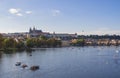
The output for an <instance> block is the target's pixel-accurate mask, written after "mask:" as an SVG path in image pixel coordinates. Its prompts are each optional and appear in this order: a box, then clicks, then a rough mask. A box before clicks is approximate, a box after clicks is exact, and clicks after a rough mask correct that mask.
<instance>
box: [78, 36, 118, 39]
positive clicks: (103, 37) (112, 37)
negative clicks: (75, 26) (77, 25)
mask: <svg viewBox="0 0 120 78" xmlns="http://www.w3.org/2000/svg"><path fill="white" fill-rule="evenodd" d="M78 38H84V39H88V38H92V39H120V35H79V36H78Z"/></svg>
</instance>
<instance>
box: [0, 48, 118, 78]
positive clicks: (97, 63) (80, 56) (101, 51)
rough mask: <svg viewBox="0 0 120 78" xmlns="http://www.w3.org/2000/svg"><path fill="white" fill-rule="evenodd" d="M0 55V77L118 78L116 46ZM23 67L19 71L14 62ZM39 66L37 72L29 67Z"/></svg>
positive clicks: (52, 49)
mask: <svg viewBox="0 0 120 78" xmlns="http://www.w3.org/2000/svg"><path fill="white" fill-rule="evenodd" d="M31 54H32V56H30V53H28V52H20V53H13V54H1V55H0V78H120V47H69V48H46V49H44V48H43V49H39V50H36V51H34V52H32V53H31ZM18 61H20V62H22V64H27V65H28V68H26V69H22V68H21V67H20V66H15V63H16V62H18ZM33 65H39V66H40V69H39V70H37V71H31V70H29V68H30V66H33Z"/></svg>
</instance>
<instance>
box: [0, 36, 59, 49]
mask: <svg viewBox="0 0 120 78" xmlns="http://www.w3.org/2000/svg"><path fill="white" fill-rule="evenodd" d="M60 46H61V40H58V39H55V38H46V37H38V38H27V39H24V40H23V39H16V38H3V37H2V35H0V50H1V51H5V50H25V49H29V48H44V47H45V48H46V47H60Z"/></svg>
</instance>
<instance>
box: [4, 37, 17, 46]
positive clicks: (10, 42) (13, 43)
mask: <svg viewBox="0 0 120 78" xmlns="http://www.w3.org/2000/svg"><path fill="white" fill-rule="evenodd" d="M3 44H4V48H16V44H17V42H16V41H15V40H14V39H13V38H6V39H4V41H3Z"/></svg>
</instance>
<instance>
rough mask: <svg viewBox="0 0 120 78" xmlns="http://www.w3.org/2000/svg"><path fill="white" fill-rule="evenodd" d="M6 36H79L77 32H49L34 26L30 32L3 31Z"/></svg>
mask: <svg viewBox="0 0 120 78" xmlns="http://www.w3.org/2000/svg"><path fill="white" fill-rule="evenodd" d="M2 35H3V36H4V37H8V38H9V37H12V38H23V39H24V38H36V37H40V36H45V37H47V38H58V39H61V40H71V39H73V38H77V33H75V34H68V33H55V32H53V33H49V32H43V31H42V30H38V29H37V28H35V27H33V28H30V29H29V32H21V33H7V34H6V33H3V34H2Z"/></svg>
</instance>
